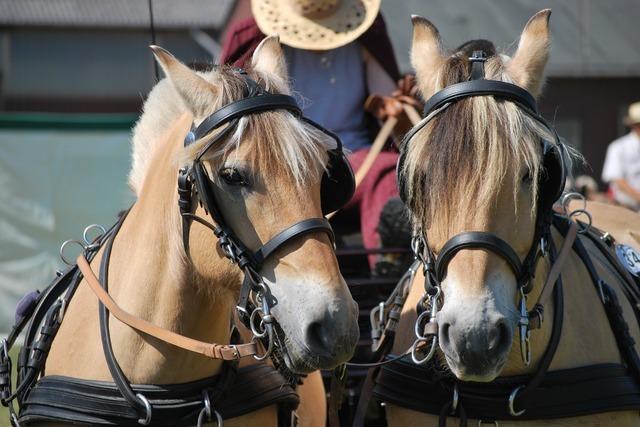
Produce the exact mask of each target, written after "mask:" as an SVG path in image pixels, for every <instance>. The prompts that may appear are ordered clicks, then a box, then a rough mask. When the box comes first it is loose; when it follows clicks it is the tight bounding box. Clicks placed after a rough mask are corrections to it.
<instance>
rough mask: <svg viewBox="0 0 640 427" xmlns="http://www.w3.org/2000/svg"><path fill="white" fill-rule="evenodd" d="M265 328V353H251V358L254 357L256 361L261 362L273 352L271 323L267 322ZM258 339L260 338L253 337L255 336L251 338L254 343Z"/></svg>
mask: <svg viewBox="0 0 640 427" xmlns="http://www.w3.org/2000/svg"><path fill="white" fill-rule="evenodd" d="M266 330H267V336H266V340H267V351H265V353H264V354H263V355H262V356H259V355H257V354H254V355H253V358H254V359H256V360H257V361H258V362H261V361H263V360H265V359H266V358H267V357H269V356H270V355H271V353H272V352H273V325H272V324H269V323H267V325H266ZM259 340H260V338H258V337H255V336H254V337H253V338H252V339H251V341H252V342H254V343H255V342H258V341H259Z"/></svg>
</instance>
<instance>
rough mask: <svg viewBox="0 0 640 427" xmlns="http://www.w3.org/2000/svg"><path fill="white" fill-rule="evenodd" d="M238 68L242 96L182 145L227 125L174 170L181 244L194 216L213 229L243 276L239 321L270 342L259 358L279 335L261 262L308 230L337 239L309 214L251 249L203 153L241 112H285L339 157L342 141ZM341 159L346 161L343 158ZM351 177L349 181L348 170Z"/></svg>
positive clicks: (186, 242)
mask: <svg viewBox="0 0 640 427" xmlns="http://www.w3.org/2000/svg"><path fill="white" fill-rule="evenodd" d="M237 72H238V74H239V75H240V76H241V77H242V78H243V79H244V82H245V84H246V92H245V97H244V98H242V99H240V100H238V101H234V102H232V103H230V104H227V105H225V106H223V107H222V108H220V109H219V110H217V111H216V112H215V113H213V114H212V115H211V116H209V117H208V118H206V119H205V120H204V121H203V122H202V123H201V124H200V125H199V126H198V127H197V128H195V129H193V130H191V131H190V132H189V133H188V134H187V137H186V138H185V143H184V145H185V147H186V146H189V145H190V144H192V143H194V142H195V141H197V140H199V139H201V138H203V137H205V136H206V135H207V134H209V133H210V132H211V131H213V130H215V129H218V128H220V127H221V126H223V125H225V124H226V125H227V127H226V128H225V129H223V130H222V131H221V132H220V133H218V134H217V135H216V136H215V137H213V138H212V139H211V140H210V141H208V142H207V143H206V144H205V145H204V146H203V147H202V148H201V149H200V150H199V151H198V153H197V155H196V157H195V159H194V161H193V163H192V164H191V165H189V166H186V167H184V168H182V169H180V171H179V175H178V194H179V201H178V203H179V207H180V214H181V216H182V233H183V244H184V248H185V251H186V253H187V254H189V230H190V225H191V222H192V221H196V222H199V223H201V224H203V225H205V226H206V227H208V228H210V229H211V230H212V231H213V233H214V234H215V236H216V237H217V239H218V242H217V243H218V245H219V247H220V248H221V249H222V252H223V253H224V255H225V256H226V257H227V258H228V259H229V260H231V262H233V263H234V264H236V265H237V266H238V267H239V268H240V269H241V270H242V272H243V274H244V279H243V283H242V286H241V289H240V296H239V299H238V303H237V309H238V314H239V316H240V319H241V320H242V322H243V323H244V324H245V325H246V326H247V327H249V328H251V330H252V331H253V333H254V339H255V337H257V338H260V339H263V342H264V340H267V341H268V342H265V346H266V347H267V351H266V353H265V354H264V355H263V356H262V357H259V358H258V360H263V359H264V358H266V357H267V356H268V355H269V354H270V353H271V350H272V346H273V339H274V338H277V334H275V333H274V326H273V322H274V318H273V316H272V315H271V313H270V308H271V304H272V300H273V298H272V296H271V293H270V289H269V287H268V286H267V285H266V284H265V283H264V281H263V280H262V276H261V275H260V270H261V268H262V266H263V264H264V262H265V261H266V260H267V259H268V258H269V257H271V256H272V255H273V254H274V253H275V252H276V251H277V250H278V249H280V248H282V247H283V246H284V245H286V244H287V243H289V242H291V241H292V240H295V239H299V238H302V237H304V236H305V235H307V234H310V233H317V232H321V233H325V234H327V235H328V236H329V239H330V241H331V243H332V244H333V243H334V240H335V237H334V233H333V230H332V228H331V225H330V224H329V222H328V221H327V219H325V218H308V219H304V220H302V221H299V222H297V223H295V224H293V225H291V226H290V227H288V228H286V229H284V230H283V231H281V232H279V233H278V234H276V235H275V236H274V237H272V238H271V239H270V240H269V241H267V242H266V243H264V244H263V245H262V246H261V247H259V248H258V249H256V250H251V249H249V248H248V247H247V246H246V245H245V244H244V243H243V242H242V240H241V239H240V238H239V237H238V236H237V234H236V233H235V232H234V231H233V229H232V228H231V226H230V225H229V224H228V222H227V221H226V220H225V218H224V216H223V215H222V212H221V210H220V208H219V204H218V203H217V201H216V199H215V195H214V191H213V188H214V187H215V186H216V184H215V183H214V182H213V180H212V179H211V178H210V177H209V176H208V174H207V171H206V168H205V167H204V165H203V163H202V158H203V156H204V155H205V154H206V153H207V151H208V150H209V149H211V147H213V146H214V145H216V144H218V143H220V142H221V141H223V140H224V138H225V137H227V136H228V135H229V134H230V133H231V131H232V130H233V129H235V128H236V126H237V124H238V122H239V120H240V119H241V118H242V117H244V116H247V115H250V114H257V113H261V112H265V111H275V110H286V111H289V112H291V113H292V114H294V115H295V116H297V117H298V118H300V119H301V120H304V121H305V122H306V123H309V124H310V125H312V126H314V127H315V128H317V129H319V130H320V131H322V132H323V133H325V134H327V135H328V136H330V137H331V138H333V139H334V140H335V141H336V146H337V147H336V148H335V149H334V150H332V151H334V152H336V153H338V154H336V153H332V155H334V156H335V155H339V156H342V143H341V141H340V139H339V138H338V137H337V136H336V135H335V134H333V133H331V132H330V131H328V130H327V129H325V128H323V127H322V126H320V125H318V124H317V123H315V122H313V121H311V120H309V119H307V118H305V117H303V116H302V111H301V110H300V107H299V106H298V104H297V103H296V101H295V99H294V98H293V97H291V96H288V95H282V94H272V93H269V92H267V91H266V90H264V89H263V88H262V87H261V86H260V85H259V84H258V83H257V82H255V81H254V80H253V79H251V78H250V77H249V76H248V75H247V73H246V72H245V71H244V70H241V69H239V70H237ZM341 161H342V160H341ZM344 161H345V162H346V160H344ZM349 171H350V169H349ZM351 178H352V180H353V175H352V173H351ZM343 184H344V185H347V186H349V185H351V186H352V187H353V181H352V182H344V183H343ZM196 200H199V201H200V202H201V203H202V205H203V206H204V208H205V210H206V212H207V213H208V214H209V215H210V216H211V219H212V220H213V223H210V222H209V221H207V220H205V219H203V218H200V217H198V216H196V215H195V214H194V212H193V211H194V209H195V206H196V203H195V202H196Z"/></svg>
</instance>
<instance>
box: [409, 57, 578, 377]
mask: <svg viewBox="0 0 640 427" xmlns="http://www.w3.org/2000/svg"><path fill="white" fill-rule="evenodd" d="M486 59H487V57H486V54H485V53H484V52H483V51H474V52H473V54H472V56H471V57H470V58H469V61H470V62H471V80H469V81H466V82H462V83H457V84H453V85H451V86H448V87H446V88H444V89H442V90H441V91H439V92H437V93H436V94H434V95H433V96H432V97H431V98H430V99H429V100H428V101H427V102H426V104H425V108H424V117H425V118H424V119H423V120H422V122H420V123H419V124H418V125H417V126H416V127H414V128H413V129H412V130H411V131H410V132H409V133H408V134H407V135H406V136H405V138H404V142H403V145H402V148H403V151H402V153H401V156H400V158H399V161H398V168H397V169H398V171H397V173H398V183H399V186H400V195H401V197H402V198H403V200H404V201H405V203H406V202H407V201H408V199H409V195H408V194H407V191H406V189H405V188H404V187H405V183H404V182H403V179H402V178H403V177H402V169H403V162H404V159H405V156H406V153H407V151H408V150H407V147H408V144H409V143H410V141H411V139H412V138H413V137H414V136H415V135H416V134H417V133H418V132H419V131H420V130H421V129H423V128H424V127H425V126H426V125H427V124H428V123H429V122H430V121H431V120H433V118H434V117H436V116H437V115H439V114H441V113H442V112H443V111H444V110H446V109H447V108H448V107H449V106H451V105H453V104H454V103H456V102H458V101H460V100H463V99H466V98H469V97H477V96H493V97H495V98H498V99H502V100H505V101H509V102H513V103H515V104H516V105H518V106H519V107H521V109H522V110H523V111H524V112H525V113H526V114H527V115H529V116H530V117H532V118H533V119H535V120H536V121H537V122H538V123H540V124H541V125H542V126H543V127H544V128H546V129H548V130H549V132H550V133H551V134H552V135H554V138H555V141H554V142H555V143H554V144H552V143H549V142H548V141H544V140H543V141H541V144H542V149H543V169H544V170H545V176H544V181H541V182H540V185H541V188H543V187H545V186H546V187H547V188H546V189H545V191H541V192H540V195H539V200H538V212H537V216H536V224H535V231H534V236H533V241H532V243H531V246H530V249H529V251H528V253H527V254H526V255H525V257H524V259H523V260H522V261H521V260H520V257H519V255H518V254H517V253H516V251H515V250H514V249H513V248H512V247H511V245H509V244H508V243H507V242H505V241H504V240H503V239H501V238H500V237H498V236H496V235H495V234H493V233H488V232H484V231H465V232H462V233H459V234H456V235H455V236H453V237H452V238H450V239H449V240H448V241H447V242H445V244H444V245H443V247H442V249H441V250H440V252H439V254H438V255H437V256H436V255H435V253H434V252H433V250H432V249H431V247H430V246H429V242H428V238H427V235H426V233H425V232H424V231H423V232H418V233H417V234H416V235H415V236H414V240H413V245H412V246H413V250H414V253H415V255H416V257H417V258H419V259H420V260H421V261H422V263H423V269H424V274H425V296H424V297H423V300H422V301H421V302H422V303H424V304H425V305H430V307H433V306H435V305H437V301H435V299H436V298H435V295H436V294H437V295H438V296H439V295H440V285H441V283H442V281H443V280H444V278H445V276H446V273H447V267H448V265H449V263H450V262H451V260H452V259H453V257H454V256H455V255H456V254H457V253H458V252H459V251H461V250H464V249H485V250H488V251H490V252H492V253H494V254H496V255H498V256H499V257H500V258H502V259H503V260H505V261H506V262H507V264H508V265H509V267H510V268H511V270H512V271H513V273H514V275H515V277H516V281H517V286H518V290H519V292H520V295H521V298H520V303H519V311H520V316H521V319H520V323H519V325H520V328H521V329H520V332H521V350H522V353H523V354H522V356H523V361H524V363H525V364H527V365H528V364H529V362H530V351H529V348H528V347H529V344H528V334H529V329H528V321H529V320H528V319H529V314H528V312H527V308H526V296H527V294H528V293H529V292H530V291H531V287H532V286H531V279H532V278H533V275H534V272H535V268H536V264H537V261H538V260H539V259H540V257H541V256H543V255H544V254H546V252H547V250H548V242H549V239H550V227H551V222H552V217H553V211H552V205H553V202H554V201H555V200H556V199H557V198H558V197H559V196H560V194H561V193H562V189H563V186H564V181H565V174H566V172H565V169H566V167H565V160H564V157H565V154H564V150H565V148H564V146H563V144H562V142H561V141H560V138H559V136H558V134H557V133H556V132H555V130H554V129H553V128H552V127H551V126H550V125H549V124H548V123H547V121H546V120H545V119H544V118H543V117H542V116H541V115H540V114H539V113H538V107H537V104H536V101H535V99H534V97H533V96H532V95H531V94H530V93H529V92H528V91H526V90H524V89H522V88H521V87H519V86H516V85H514V84H511V83H506V82H502V81H496V80H486V79H485V78H484V76H485V73H484V63H485V61H486ZM429 299H430V300H431V303H430V304H429ZM422 309H424V307H423V308H422ZM433 317H435V313H434V315H433V316H432V319H431V322H435V319H433ZM432 329H433V328H432ZM416 330H418V329H416ZM416 334H417V335H418V333H416ZM418 341H421V342H425V341H426V337H425V336H424V335H418V340H417V341H416V343H418ZM436 345H437V340H436V338H435V337H434V338H433V340H432V345H431V348H432V351H430V352H429V353H430V354H431V355H433V349H435V346H436ZM415 347H417V346H414V348H415ZM426 361H427V360H426V358H425V359H422V360H420V359H418V358H416V356H415V352H414V362H416V363H417V362H421V363H424V362H426Z"/></svg>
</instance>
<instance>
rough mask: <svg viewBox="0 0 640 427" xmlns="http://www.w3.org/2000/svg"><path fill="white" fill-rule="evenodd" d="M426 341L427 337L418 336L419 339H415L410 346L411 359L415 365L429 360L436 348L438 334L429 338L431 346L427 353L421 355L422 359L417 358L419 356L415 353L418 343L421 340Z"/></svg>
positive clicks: (421, 341)
mask: <svg viewBox="0 0 640 427" xmlns="http://www.w3.org/2000/svg"><path fill="white" fill-rule="evenodd" d="M427 341H428V338H424V339H422V338H419V339H417V340H415V342H414V343H413V345H412V346H411V360H412V361H413V363H415V364H416V365H422V364H424V363H427V362H428V361H429V360H431V358H432V357H433V355H434V354H436V349H437V348H438V336H437V335H435V336H434V337H433V338H432V340H431V348H429V352H428V353H427V355H426V356H425V357H423V358H422V359H420V358H419V356H418V355H417V352H418V346H419V345H420V343H423V342H425V343H426V342H427Z"/></svg>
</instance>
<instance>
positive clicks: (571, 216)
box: [569, 209, 593, 234]
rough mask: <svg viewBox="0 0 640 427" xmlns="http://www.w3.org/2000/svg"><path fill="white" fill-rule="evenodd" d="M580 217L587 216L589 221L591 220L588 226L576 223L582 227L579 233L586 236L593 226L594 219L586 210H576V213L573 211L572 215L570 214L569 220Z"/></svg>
mask: <svg viewBox="0 0 640 427" xmlns="http://www.w3.org/2000/svg"><path fill="white" fill-rule="evenodd" d="M578 215H585V216H586V217H587V219H588V220H589V221H588V222H587V225H581V224H580V223H579V222H577V221H576V223H577V224H578V226H579V227H580V230H578V233H580V234H585V233H586V232H587V231H589V229H590V228H591V224H592V222H593V218H592V217H591V214H590V213H589V212H588V211H587V210H586V209H576V210H574V211H571V213H570V214H569V218H572V219H573V218H574V217H576V216H578Z"/></svg>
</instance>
